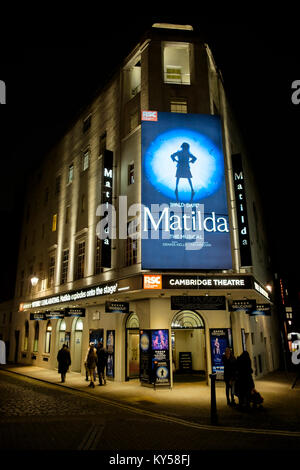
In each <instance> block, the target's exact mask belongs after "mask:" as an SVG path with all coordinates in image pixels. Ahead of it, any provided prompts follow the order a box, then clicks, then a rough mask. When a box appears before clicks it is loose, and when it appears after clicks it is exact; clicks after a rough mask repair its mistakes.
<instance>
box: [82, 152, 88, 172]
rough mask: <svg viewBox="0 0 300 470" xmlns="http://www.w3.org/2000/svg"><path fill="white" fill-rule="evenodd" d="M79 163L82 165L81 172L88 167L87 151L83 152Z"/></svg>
mask: <svg viewBox="0 0 300 470" xmlns="http://www.w3.org/2000/svg"><path fill="white" fill-rule="evenodd" d="M81 163H82V171H85V170H87V169H88V167H89V163H90V151H89V150H87V151H86V152H84V154H83V155H82V162H81Z"/></svg>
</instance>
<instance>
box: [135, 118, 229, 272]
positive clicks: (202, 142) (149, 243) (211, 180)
mask: <svg viewBox="0 0 300 470" xmlns="http://www.w3.org/2000/svg"><path fill="white" fill-rule="evenodd" d="M141 176H142V214H141V215H142V218H141V239H142V268H143V269H230V268H231V267H232V257H231V246H230V233H229V220H228V208H227V196H226V183H225V174H224V155H223V149H222V132H221V122H220V118H219V117H218V116H211V115H203V114H182V113H163V112H157V118H156V120H149V119H146V120H142V175H141Z"/></svg>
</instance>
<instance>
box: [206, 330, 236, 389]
mask: <svg viewBox="0 0 300 470" xmlns="http://www.w3.org/2000/svg"><path fill="white" fill-rule="evenodd" d="M209 337H210V350H211V366H212V373H213V374H217V377H216V380H224V365H223V359H222V357H223V354H224V353H225V349H226V348H227V347H229V348H231V347H232V344H231V329H230V328H213V329H210V330H209Z"/></svg>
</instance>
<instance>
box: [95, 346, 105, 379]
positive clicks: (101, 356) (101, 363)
mask: <svg viewBox="0 0 300 470" xmlns="http://www.w3.org/2000/svg"><path fill="white" fill-rule="evenodd" d="M97 360H98V364H97V368H98V376H99V385H106V377H105V370H106V365H107V351H106V349H105V348H104V347H103V343H98V346H97Z"/></svg>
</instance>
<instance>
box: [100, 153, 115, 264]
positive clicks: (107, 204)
mask: <svg viewBox="0 0 300 470" xmlns="http://www.w3.org/2000/svg"><path fill="white" fill-rule="evenodd" d="M102 171H103V174H102V196H101V202H102V206H103V207H104V214H103V215H104V216H105V217H106V218H107V223H106V225H105V226H104V232H105V238H102V247H101V248H102V250H101V266H103V267H104V268H111V241H112V234H111V231H112V224H111V220H110V217H109V215H110V208H111V204H112V192H113V152H112V151H110V150H105V151H104V155H103V167H102ZM105 208H107V211H106V212H105Z"/></svg>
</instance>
